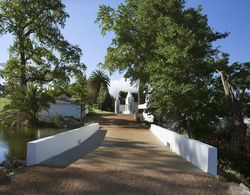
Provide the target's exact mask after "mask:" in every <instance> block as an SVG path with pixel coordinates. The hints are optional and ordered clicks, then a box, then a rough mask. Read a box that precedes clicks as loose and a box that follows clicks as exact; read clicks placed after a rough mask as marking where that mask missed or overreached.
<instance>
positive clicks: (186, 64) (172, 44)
mask: <svg viewBox="0 0 250 195" xmlns="http://www.w3.org/2000/svg"><path fill="white" fill-rule="evenodd" d="M168 2H170V1H168ZM173 2H177V1H173ZM178 2H179V4H178V7H175V8H174V9H173V10H172V11H170V9H171V7H165V8H164V5H162V4H160V3H156V2H155V6H151V7H149V8H148V10H147V11H148V12H152V13H155V12H158V16H159V18H158V19H157V21H158V24H157V26H158V27H156V28H157V30H158V32H159V33H158V35H157V38H156V49H155V56H154V58H153V60H152V62H151V64H150V68H149V69H150V70H151V72H152V75H151V76H150V85H151V86H152V88H153V90H154V91H153V93H152V96H151V101H150V106H151V109H152V110H153V111H154V113H155V114H156V115H157V116H158V117H159V118H165V117H167V118H173V119H174V120H176V121H178V122H179V125H180V127H181V128H182V129H184V130H185V131H186V132H187V133H188V134H189V135H190V136H194V137H196V138H200V139H202V138H203V139H204V138H207V137H208V136H209V134H210V135H211V133H213V131H214V130H215V129H216V125H215V124H216V122H218V120H217V119H216V106H217V102H216V98H215V97H216V92H215V90H214V82H215V79H214V77H213V76H214V72H215V69H214V68H215V64H214V58H215V56H216V54H218V53H219V51H218V50H217V49H214V48H213V45H212V43H213V42H214V41H216V40H218V39H221V38H225V37H226V36H227V35H228V33H219V32H214V31H213V29H212V28H211V27H210V26H209V25H208V22H207V16H205V15H203V14H202V12H201V8H200V7H199V8H198V9H194V8H188V9H185V8H184V4H183V2H182V1H178ZM172 5H174V4H173V3H172ZM147 11H146V12H147ZM159 12H160V13H159ZM152 20H153V18H152Z"/></svg>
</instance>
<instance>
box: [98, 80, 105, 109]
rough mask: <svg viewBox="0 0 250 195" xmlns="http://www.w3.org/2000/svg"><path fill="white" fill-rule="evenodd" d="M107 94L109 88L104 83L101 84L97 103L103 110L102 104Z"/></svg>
mask: <svg viewBox="0 0 250 195" xmlns="http://www.w3.org/2000/svg"><path fill="white" fill-rule="evenodd" d="M106 96H107V90H106V89H105V87H104V86H103V85H101V88H100V90H99V92H98V96H97V104H98V108H99V109H100V110H101V109H102V105H103V102H104V100H105V98H106Z"/></svg>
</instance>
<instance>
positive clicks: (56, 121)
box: [54, 115, 62, 128]
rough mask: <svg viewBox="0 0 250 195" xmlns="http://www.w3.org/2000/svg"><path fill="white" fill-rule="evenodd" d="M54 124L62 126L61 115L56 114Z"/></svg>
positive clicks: (58, 126)
mask: <svg viewBox="0 0 250 195" xmlns="http://www.w3.org/2000/svg"><path fill="white" fill-rule="evenodd" d="M54 124H55V126H56V127H57V128H60V127H62V117H61V116H59V115H56V116H55V118H54Z"/></svg>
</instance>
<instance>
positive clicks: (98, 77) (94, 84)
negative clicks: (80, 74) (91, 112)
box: [89, 70, 110, 104]
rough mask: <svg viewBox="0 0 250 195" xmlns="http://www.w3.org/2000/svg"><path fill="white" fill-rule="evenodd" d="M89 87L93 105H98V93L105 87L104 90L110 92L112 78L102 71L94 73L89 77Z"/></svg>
mask: <svg viewBox="0 0 250 195" xmlns="http://www.w3.org/2000/svg"><path fill="white" fill-rule="evenodd" d="M89 85H90V90H91V93H92V96H93V98H92V103H95V104H96V103H97V97H98V93H99V91H100V89H101V86H103V89H104V90H105V91H106V92H108V87H109V86H110V78H109V77H108V75H106V74H105V73H104V72H103V71H101V70H96V71H93V72H92V73H91V75H90V77H89Z"/></svg>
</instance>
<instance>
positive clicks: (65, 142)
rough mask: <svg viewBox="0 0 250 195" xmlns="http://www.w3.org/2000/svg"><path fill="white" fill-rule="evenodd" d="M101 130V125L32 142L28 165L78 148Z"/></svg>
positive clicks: (89, 126)
mask: <svg viewBox="0 0 250 195" xmlns="http://www.w3.org/2000/svg"><path fill="white" fill-rule="evenodd" d="M98 130H99V123H94V124H91V125H88V126H84V127H80V128H78V129H73V130H70V131H66V132H62V133H59V134H56V135H53V136H49V137H45V138H42V139H38V140H34V141H31V142H29V143H28V144H27V165H28V166H30V165H35V164H38V163H40V162H42V161H45V160H47V159H49V158H51V157H53V156H56V155H58V154H60V153H62V152H65V151H66V150H69V149H71V148H73V147H76V146H77V145H79V144H80V143H82V142H83V141H84V140H86V139H87V138H89V137H90V136H91V135H93V134H94V133H95V132H96V131H98Z"/></svg>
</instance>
